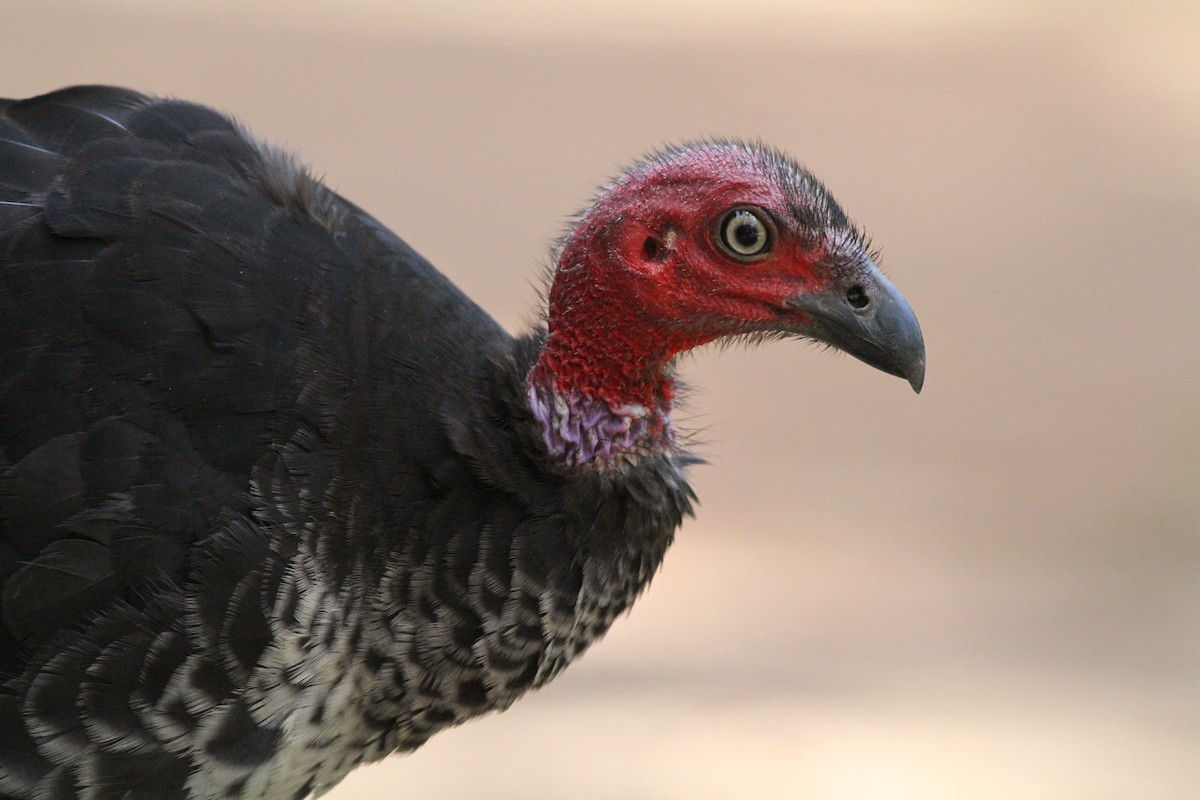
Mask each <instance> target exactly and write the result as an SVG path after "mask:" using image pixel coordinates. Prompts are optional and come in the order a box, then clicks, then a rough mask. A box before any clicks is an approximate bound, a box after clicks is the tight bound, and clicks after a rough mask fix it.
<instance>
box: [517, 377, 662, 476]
mask: <svg viewBox="0 0 1200 800" xmlns="http://www.w3.org/2000/svg"><path fill="white" fill-rule="evenodd" d="M528 392H529V408H530V410H531V411H532V412H533V416H534V419H536V420H537V421H538V423H539V424H540V425H541V428H542V441H543V443H544V444H545V445H546V451H547V452H548V453H549V455H550V457H551V458H552V459H553V460H554V461H555V462H557V463H558V464H560V465H562V466H565V467H567V468H570V469H594V470H597V471H601V472H611V471H621V470H623V469H625V468H628V467H633V466H635V465H636V464H637V463H638V462H639V461H640V460H641V459H643V458H646V457H652V456H655V455H661V454H664V453H666V452H667V451H669V450H670V449H671V447H672V445H673V444H674V441H675V430H674V428H673V427H672V425H671V417H670V413H671V407H670V402H669V401H663V402H660V403H658V404H656V405H653V406H646V405H642V404H641V403H622V404H620V405H616V406H613V405H610V404H609V402H608V401H606V400H604V399H602V398H599V397H593V396H591V395H588V394H584V393H583V392H581V391H579V390H578V389H574V388H568V389H566V390H565V391H560V390H558V389H556V388H555V387H554V386H553V385H552V384H550V383H547V382H542V381H533V380H531V381H530V382H529V384H528Z"/></svg>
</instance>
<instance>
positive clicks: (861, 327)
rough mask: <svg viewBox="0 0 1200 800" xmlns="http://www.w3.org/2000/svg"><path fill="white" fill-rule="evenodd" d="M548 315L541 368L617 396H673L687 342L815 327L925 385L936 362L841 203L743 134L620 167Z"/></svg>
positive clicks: (589, 390) (834, 342) (554, 290)
mask: <svg viewBox="0 0 1200 800" xmlns="http://www.w3.org/2000/svg"><path fill="white" fill-rule="evenodd" d="M547 323H548V328H549V338H548V340H547V345H546V347H545V349H544V351H543V354H542V358H541V360H540V361H539V364H538V366H537V367H535V372H534V374H535V375H538V374H540V377H542V378H546V379H548V380H550V381H551V382H552V383H553V384H554V385H555V386H556V388H558V389H560V390H561V389H563V388H569V389H573V390H577V391H581V392H583V393H585V394H589V395H592V396H595V397H599V398H602V399H605V400H606V401H608V402H609V403H610V405H614V407H615V404H618V403H621V402H637V403H641V404H647V403H653V402H655V401H656V400H657V401H658V402H659V403H660V404H661V402H662V400H663V394H664V392H666V393H667V395H668V397H667V399H669V390H670V389H669V380H667V379H665V378H663V377H662V376H663V375H664V370H665V369H666V368H667V367H668V366H669V364H670V362H671V360H672V359H673V358H674V356H675V355H677V354H678V353H681V352H684V351H686V350H689V349H691V348H694V347H697V346H699V345H703V344H706V343H708V342H712V341H716V340H722V339H728V338H731V337H749V338H762V337H771V336H796V337H803V338H808V339H813V340H816V341H819V342H823V343H825V344H827V345H831V346H833V347H835V348H837V349H839V350H843V351H845V352H847V353H849V354H851V355H853V356H856V357H857V358H859V359H861V360H863V361H865V362H866V363H868V364H870V365H871V366H873V367H876V368H878V369H880V370H883V371H884V372H887V373H890V374H892V375H897V376H900V377H903V378H905V379H907V380H908V381H909V383H910V384H911V385H912V387H913V389H915V390H916V391H920V389H921V385H922V382H923V380H924V374H925V347H924V341H923V339H922V336H921V329H920V326H919V325H918V324H917V319H916V317H915V316H914V315H913V312H912V310H911V309H910V308H909V305H908V303H907V302H906V301H905V299H904V297H903V296H902V295H901V294H900V293H899V292H898V291H897V290H896V288H895V287H894V286H893V285H892V284H891V282H890V281H888V279H887V278H886V277H885V276H884V275H883V274H882V272H880V270H879V268H878V267H877V266H876V264H875V259H874V258H873V257H872V254H871V253H870V252H869V248H868V246H867V243H866V241H865V238H864V237H863V236H862V234H861V233H860V232H859V231H858V229H856V228H855V227H854V226H853V225H852V224H851V223H850V221H849V219H848V218H847V216H846V214H845V213H844V212H843V211H842V209H841V207H840V206H839V205H838V204H837V202H836V201H835V200H834V199H833V197H831V196H830V194H829V192H828V191H827V190H826V189H825V187H824V186H823V185H822V184H821V183H820V182H819V181H818V180H817V179H816V178H814V177H813V176H812V174H810V173H809V172H808V171H806V170H805V169H803V168H802V167H800V166H799V165H797V164H796V163H794V162H793V161H791V160H790V159H788V158H787V157H785V156H783V155H782V154H780V153H778V152H776V151H773V150H770V149H768V148H764V147H759V146H754V145H748V144H744V143H740V142H731V141H714V142H704V143H699V144H692V145H685V146H681V147H677V148H672V149H668V150H666V151H664V152H661V153H659V154H656V155H654V156H651V157H650V158H647V159H645V160H644V161H642V162H640V163H638V164H636V165H634V166H633V167H631V168H630V169H629V170H627V171H626V172H625V173H624V174H623V175H622V176H620V177H619V178H618V179H617V180H615V181H613V182H612V183H611V184H610V185H609V186H608V187H607V188H606V189H605V190H604V191H603V192H602V193H601V194H600V196H599V197H598V198H597V199H596V201H595V203H594V204H593V205H592V207H591V208H589V209H588V210H586V211H585V212H584V213H583V214H581V215H580V217H579V219H578V221H577V222H576V224H575V225H574V226H573V227H572V229H571V230H570V231H569V233H568V234H567V236H566V237H565V238H564V239H563V242H562V245H561V248H560V250H559V254H558V263H557V266H556V269H555V273H554V276H553V280H552V283H551V288H550V293H549V309H548V319H547ZM664 387H665V388H664Z"/></svg>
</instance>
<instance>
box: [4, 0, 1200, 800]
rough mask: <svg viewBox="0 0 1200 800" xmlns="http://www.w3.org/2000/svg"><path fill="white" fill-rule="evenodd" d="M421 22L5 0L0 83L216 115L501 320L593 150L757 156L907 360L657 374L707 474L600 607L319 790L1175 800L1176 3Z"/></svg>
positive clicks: (522, 292) (314, 7)
mask: <svg viewBox="0 0 1200 800" xmlns="http://www.w3.org/2000/svg"><path fill="white" fill-rule="evenodd" d="M434 5H435V4H432V3H425V2H420V3H407V2H402V1H400V2H385V1H384V0H373V1H372V2H367V1H365V0H359V1H358V2H353V1H352V2H342V3H334V2H321V1H320V0H308V2H299V3H283V2H256V3H241V2H234V0H223V1H221V2H208V3H203V4H201V3H196V4H194V5H193V4H184V3H171V2H163V0H145V1H144V2H140V1H139V0H125V1H124V2H117V1H115V0H114V2H107V3H106V2H91V3H88V2H63V0H4V2H3V5H0V53H3V58H2V59H0V63H2V64H3V67H2V77H0V94H3V95H7V96H23V95H28V94H34V93H38V92H42V91H45V90H49V89H53V88H56V87H58V86H60V85H64V84H70V83H77V82H111V83H119V84H125V85H129V86H132V87H135V88H138V89H143V90H147V91H151V92H156V93H163V94H172V95H178V96H182V97H186V98H189V99H194V100H198V101H203V102H206V103H209V104H212V105H215V106H218V107H220V108H222V109H224V110H226V111H229V112H232V113H234V114H236V115H237V116H239V117H240V118H241V119H243V120H244V121H245V122H247V123H248V124H249V125H250V126H251V127H252V128H253V129H254V130H255V131H256V132H257V133H259V134H260V135H262V136H264V137H266V138H269V139H272V140H275V141H277V142H280V143H285V144H288V145H290V146H293V147H295V148H297V149H299V150H301V151H302V152H303V154H304V156H305V158H306V160H308V161H309V162H311V163H312V164H313V165H314V167H315V169H316V171H317V172H318V173H322V174H324V175H326V176H327V178H328V181H329V182H330V183H331V184H332V185H333V186H334V187H336V188H337V189H339V190H340V191H342V192H343V193H344V194H346V195H347V196H348V197H350V198H351V199H353V200H354V201H356V202H358V203H359V204H361V205H363V206H365V207H366V208H367V209H369V210H371V211H372V212H373V213H375V214H376V215H377V216H379V217H380V218H381V219H382V220H383V221H384V222H386V223H388V224H390V225H391V226H393V227H394V228H395V229H396V230H397V231H398V232H399V233H400V234H401V235H403V236H404V237H406V238H407V239H408V240H409V241H410V242H412V243H413V244H414V245H415V246H416V247H417V248H418V249H420V250H422V251H423V252H424V253H425V254H426V255H428V256H429V257H430V258H431V259H432V260H433V262H434V263H435V264H437V265H438V266H439V267H440V268H441V269H442V270H443V271H445V272H446V273H447V274H449V275H450V276H451V277H452V278H453V279H454V280H455V281H457V282H458V283H459V284H460V285H461V286H463V287H464V288H465V289H466V290H467V291H468V292H469V293H470V294H471V295H472V296H474V297H475V298H477V299H478V300H480V301H481V302H482V303H483V305H484V306H485V307H486V308H488V309H489V310H490V311H491V312H492V313H494V314H495V315H496V316H497V317H498V318H499V319H500V320H501V321H502V322H503V323H505V324H506V325H508V326H509V327H510V328H517V327H519V326H521V325H522V324H523V322H524V321H526V320H529V319H531V318H532V316H533V308H534V302H535V293H534V290H533V288H532V287H533V286H535V285H536V284H537V282H538V275H539V271H540V269H541V266H542V265H543V264H544V263H545V261H546V252H547V248H548V245H549V243H550V242H551V241H552V240H553V238H554V237H555V236H557V234H558V233H559V232H560V230H561V227H562V225H563V224H564V221H565V220H566V219H567V217H568V215H569V214H570V213H571V212H573V211H575V210H576V209H577V208H579V207H580V206H582V205H583V204H585V203H586V202H587V201H588V199H589V198H590V197H591V193H592V191H593V188H594V187H595V186H596V185H597V184H599V183H600V182H602V181H603V180H604V179H605V178H606V177H608V176H609V175H611V174H612V173H613V172H614V171H615V170H616V169H617V168H618V166H619V165H620V164H622V163H624V162H626V161H627V160H629V159H630V158H631V157H633V156H636V155H639V154H641V153H643V152H645V151H647V150H649V149H653V148H654V147H656V146H658V145H659V144H661V143H663V142H668V141H678V140H680V139H683V138H688V137H699V136H705V135H733V136H744V137H751V138H761V139H763V140H765V141H768V142H771V143H773V144H775V145H777V146H779V147H781V148H783V149H785V150H787V151H789V152H791V153H792V154H794V155H795V156H797V157H798V158H799V159H800V160H801V161H802V162H804V163H806V164H807V165H808V166H810V167H811V168H812V169H813V170H814V171H815V172H817V174H818V175H820V176H821V177H822V178H823V179H824V180H825V181H826V182H827V183H828V184H829V185H830V187H831V188H832V189H833V191H834V193H835V195H836V196H837V197H838V198H839V199H840V200H841V201H842V203H843V204H844V205H845V206H846V207H847V209H848V210H849V211H850V213H851V214H852V216H854V217H855V218H856V219H857V220H858V221H859V222H861V223H862V224H863V225H864V226H865V227H866V228H867V229H868V230H869V231H870V232H871V233H872V235H873V236H874V239H875V241H876V243H877V244H878V245H880V246H881V247H882V249H883V253H884V257H883V265H884V267H885V269H887V270H888V271H889V273H890V274H891V276H892V277H893V278H894V280H895V281H896V283H897V284H898V285H899V286H900V287H901V289H902V290H903V291H904V292H905V293H906V294H907V296H908V298H909V300H910V301H911V303H912V305H913V307H914V308H915V309H916V311H917V314H918V316H919V317H920V319H921V322H922V325H923V327H924V330H925V335H926V340H927V344H928V362H929V372H928V378H927V381H926V389H925V392H924V393H923V394H922V395H921V396H920V397H917V396H914V395H913V394H912V393H911V391H909V389H908V387H907V386H906V385H905V384H904V383H903V382H901V381H899V380H896V379H892V378H889V377H887V376H884V375H882V374H881V373H877V372H874V371H872V370H870V369H868V368H866V367H864V366H862V365H860V364H858V363H857V362H855V361H853V360H851V359H849V358H846V357H835V356H833V355H831V354H828V353H824V352H821V351H819V350H818V349H816V348H812V347H808V346H804V345H801V344H791V343H776V344H772V345H770V346H767V347H763V348H761V349H759V350H757V351H753V352H746V351H728V352H717V351H709V352H703V353H700V354H699V355H698V356H697V357H696V358H694V359H690V360H689V363H688V364H687V365H686V376H687V378H688V379H689V380H690V382H691V383H692V384H693V385H694V389H695V391H694V394H693V396H692V403H691V405H692V406H693V416H692V423H693V424H694V425H696V426H698V427H701V428H702V429H703V431H704V438H705V440H706V441H707V442H708V444H707V445H706V447H705V454H706V455H707V456H708V457H709V458H710V460H711V461H712V463H711V464H710V465H708V466H704V467H702V468H700V469H698V470H696V472H695V475H694V477H695V484H696V487H697V490H698V492H699V494H700V497H701V501H702V505H701V508H700V514H699V518H698V519H697V520H695V521H694V522H692V523H690V524H689V525H687V526H686V527H685V529H684V530H683V532H682V535H681V536H680V538H679V541H678V543H677V545H676V546H675V548H674V550H673V551H672V553H671V554H670V557H669V558H668V560H667V564H666V567H665V569H664V570H663V572H662V574H661V575H660V576H659V577H658V579H657V580H656V582H655V584H654V586H653V587H652V588H651V590H650V592H649V593H648V594H647V595H646V597H645V598H644V599H643V600H642V601H641V603H640V605H638V606H637V607H636V608H635V609H634V611H633V613H632V614H631V615H630V617H629V618H627V619H625V620H622V621H620V622H619V623H618V624H617V625H616V626H615V628H614V630H613V631H612V633H611V634H610V635H609V636H608V638H607V639H606V640H605V641H603V642H602V643H600V644H599V645H598V646H597V647H596V648H595V649H594V650H592V651H591V652H590V653H589V654H588V655H587V656H586V657H585V658H583V659H582V660H581V661H580V662H578V663H577V664H576V665H574V666H573V667H572V668H571V669H570V670H568V671H567V672H566V673H565V674H564V675H563V676H562V677H561V678H559V679H558V680H557V681H556V682H555V683H554V684H552V685H551V686H550V687H548V688H546V689H545V690H543V691H541V692H539V693H537V694H536V695H534V696H531V697H528V698H526V699H525V700H523V701H522V702H520V703H518V704H517V706H515V707H514V708H513V709H512V710H511V711H510V712H508V713H506V714H504V715H502V716H499V717H491V718H487V719H485V720H482V721H478V722H475V723H473V724H470V725H468V726H466V727H464V728H462V729H460V730H457V731H453V732H450V733H448V734H444V735H442V736H440V737H438V738H436V739H435V740H434V741H433V742H431V743H430V744H429V745H428V746H427V747H426V748H424V749H423V750H421V751H419V752H418V753H416V754H415V755H412V756H409V757H405V758H393V759H390V760H388V761H386V762H384V763H382V764H381V765H378V766H375V767H372V768H369V769H364V770H360V771H359V772H357V773H355V774H353V775H352V776H351V778H350V779H348V780H347V781H346V782H345V783H344V784H342V786H341V787H339V788H338V789H337V790H336V791H334V792H333V793H332V794H330V795H328V796H329V797H331V798H333V799H334V800H354V798H374V797H406V798H454V799H459V798H461V799H463V800H465V799H466V798H491V799H499V800H508V799H509V798H512V799H514V800H516V799H520V800H549V799H551V798H583V799H585V800H592V799H595V800H601V799H604V800H608V799H610V798H628V799H630V800H665V799H668V798H679V799H680V800H683V799H684V798H686V799H687V800H707V799H709V798H711V799H712V800H723V799H724V798H812V799H813V800H909V799H910V798H911V799H912V800H939V799H941V798H946V799H947V800H949V799H951V798H953V799H955V800H961V798H1006V799H1007V798H1023V799H1024V800H1029V799H1030V798H1053V799H1054V800H1061V799H1064V798H1066V799H1068V800H1070V799H1074V798H1079V799H1080V800H1123V799H1124V798H1135V799H1136V800H1157V799H1160V798H1161V799H1162V800H1176V799H1178V798H1188V797H1195V796H1197V794H1196V792H1197V791H1198V790H1197V789H1196V787H1197V785H1200V623H1198V621H1200V313H1198V311H1200V5H1198V4H1196V3H1193V2H1186V1H1185V0H1181V1H1180V2H1175V3H1171V2H1158V3H1155V2H1150V3H1137V4H1135V3H1117V2H1083V1H1082V0H1081V1H1080V2H1073V3H1072V2H1063V3H1057V4H1049V3H1037V2H1032V1H1031V0H1026V2H1009V1H1005V0H918V1H916V2H908V3H903V2H896V3H888V2H883V0H875V2H868V3H863V4H859V5H856V6H854V7H853V8H850V9H847V8H846V7H845V6H846V5H848V4H846V3H844V2H835V0H800V1H799V2H796V1H795V0H759V2H754V3H739V2H736V0H688V1H687V2H684V0H676V1H675V2H654V0H641V2H630V1H628V0H585V1H582V2H580V1H577V2H574V3H560V2H555V1H553V0H538V2H531V3H526V4H519V3H518V4H500V3H496V4H492V3H486V2H483V1H482V0H476V2H470V3H459V4H446V7H444V8H440V9H439V8H435V7H434Z"/></svg>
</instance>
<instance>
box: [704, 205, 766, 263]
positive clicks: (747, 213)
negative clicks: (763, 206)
mask: <svg viewBox="0 0 1200 800" xmlns="http://www.w3.org/2000/svg"><path fill="white" fill-rule="evenodd" d="M717 239H718V242H719V243H720V245H721V247H722V248H724V250H725V251H726V252H727V253H729V255H731V256H733V257H734V258H736V259H739V260H741V261H753V260H756V259H758V258H761V257H762V256H765V255H766V254H767V253H768V252H769V251H770V250H771V231H770V228H768V227H767V222H766V220H765V219H764V218H763V216H762V214H761V212H758V211H755V210H753V209H749V208H735V209H733V210H732V211H730V212H729V213H728V214H726V215H725V216H724V217H722V219H721V227H720V229H719V235H718V237H717Z"/></svg>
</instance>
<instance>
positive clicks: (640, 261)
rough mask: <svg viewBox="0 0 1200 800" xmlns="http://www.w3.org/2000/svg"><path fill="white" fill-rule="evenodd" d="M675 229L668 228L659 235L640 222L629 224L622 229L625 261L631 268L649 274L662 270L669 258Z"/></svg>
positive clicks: (622, 248) (622, 246)
mask: <svg viewBox="0 0 1200 800" xmlns="http://www.w3.org/2000/svg"><path fill="white" fill-rule="evenodd" d="M674 242H675V231H674V230H673V229H670V228H668V229H667V230H666V232H665V235H662V236H660V235H659V234H657V233H656V232H654V231H652V230H650V228H648V227H646V226H645V225H642V224H640V223H633V224H630V225H629V226H628V227H626V228H625V230H624V231H622V234H621V250H622V252H623V254H624V256H625V263H626V264H628V265H629V266H630V267H631V268H632V269H635V270H637V271H638V272H641V273H643V274H647V275H651V274H654V273H656V272H660V271H662V269H663V268H664V267H666V265H667V263H668V261H669V260H670V256H671V251H672V249H673V248H672V246H673V244H674Z"/></svg>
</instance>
